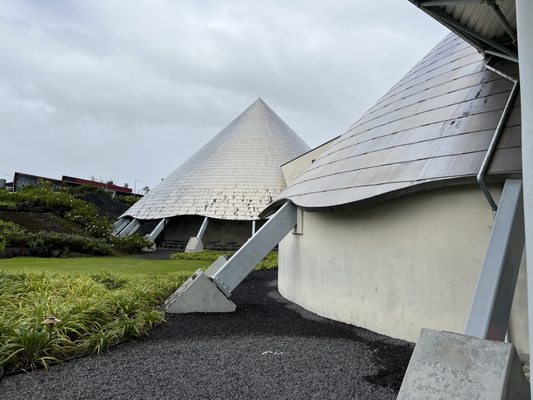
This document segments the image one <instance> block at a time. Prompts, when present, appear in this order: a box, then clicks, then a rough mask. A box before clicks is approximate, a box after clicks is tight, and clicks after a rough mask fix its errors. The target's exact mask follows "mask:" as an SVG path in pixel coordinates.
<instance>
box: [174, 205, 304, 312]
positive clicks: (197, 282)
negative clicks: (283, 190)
mask: <svg viewBox="0 0 533 400" xmlns="http://www.w3.org/2000/svg"><path fill="white" fill-rule="evenodd" d="M295 225H296V206H295V205H293V204H292V203H289V202H287V203H285V204H284V205H283V206H282V207H281V208H280V209H279V210H278V211H277V212H276V213H275V214H274V215H273V216H272V217H270V219H269V220H268V221H267V223H265V224H264V225H263V226H262V227H261V229H259V230H258V231H257V232H256V234H255V235H254V236H253V237H252V238H250V240H248V241H247V242H246V243H245V244H244V246H243V247H241V248H240V249H239V251H237V252H236V253H235V254H234V255H233V257H231V258H230V259H229V260H228V261H227V262H225V263H224V264H223V265H220V264H221V263H222V261H223V259H222V260H217V261H216V262H215V263H214V264H213V265H211V267H209V269H208V270H207V271H206V272H202V271H201V270H198V271H196V272H195V273H194V275H193V276H192V277H191V278H189V280H188V281H187V282H185V283H184V284H183V285H182V286H181V287H180V288H179V289H178V290H177V291H176V292H175V293H174V294H173V295H172V296H171V297H169V299H168V300H167V301H166V303H165V307H166V311H167V312H174V313H180V314H183V313H191V312H231V311H235V304H233V303H232V302H231V301H230V300H229V299H228V297H229V296H230V294H231V292H232V291H233V290H234V289H235V288H236V287H237V286H238V285H239V283H241V282H242V280H243V279H244V278H246V276H247V275H248V274H249V273H250V272H251V271H252V270H253V269H254V267H255V266H256V265H257V263H259V261H261V260H262V259H263V258H265V256H266V255H267V254H268V252H269V251H270V250H272V249H273V248H274V247H275V246H276V245H277V244H278V243H279V242H280V241H281V239H283V238H284V237H285V236H287V234H288V233H289V232H290V231H291V230H292V228H294V226H295Z"/></svg>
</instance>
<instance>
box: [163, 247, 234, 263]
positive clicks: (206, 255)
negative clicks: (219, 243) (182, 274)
mask: <svg viewBox="0 0 533 400" xmlns="http://www.w3.org/2000/svg"><path fill="white" fill-rule="evenodd" d="M234 253H235V252H234V251H230V252H223V251H214V250H204V251H199V252H196V253H174V254H172V255H171V256H170V258H171V259H173V260H195V261H209V262H215V261H216V260H217V259H218V258H219V257H220V256H226V257H231V256H232V255H233V254H234Z"/></svg>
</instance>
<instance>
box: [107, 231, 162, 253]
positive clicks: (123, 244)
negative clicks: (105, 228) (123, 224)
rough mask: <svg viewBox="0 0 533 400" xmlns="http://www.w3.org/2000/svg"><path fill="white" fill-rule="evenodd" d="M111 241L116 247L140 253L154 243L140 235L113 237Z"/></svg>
mask: <svg viewBox="0 0 533 400" xmlns="http://www.w3.org/2000/svg"><path fill="white" fill-rule="evenodd" d="M110 241H111V244H112V245H113V247H114V248H115V249H117V250H120V251H122V252H126V253H139V252H140V251H141V250H142V249H144V248H145V247H150V246H151V245H152V242H150V241H149V240H146V239H145V238H144V237H142V236H140V235H131V236H125V237H111V238H110Z"/></svg>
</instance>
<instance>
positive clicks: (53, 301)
mask: <svg viewBox="0 0 533 400" xmlns="http://www.w3.org/2000/svg"><path fill="white" fill-rule="evenodd" d="M209 264H210V263H209V262H207V261H198V260H192V261H191V260H168V261H158V260H145V259H137V258H126V257H87V258H67V259H57V258H56V259H47V258H14V259H7V260H0V369H1V368H2V367H3V368H4V369H5V370H6V371H7V372H11V371H17V370H31V369H35V368H37V367H45V368H46V367H47V366H48V365H49V364H50V363H53V362H58V361H61V360H64V359H68V358H70V357H73V356H77V355H81V354H90V353H101V352H103V351H105V350H106V349H107V348H108V347H109V346H111V345H113V344H117V343H120V342H121V341H123V340H125V339H128V338H133V337H138V336H140V335H143V334H145V333H146V332H148V331H149V330H150V329H152V328H153V327H154V326H156V325H158V324H161V323H162V322H164V312H163V311H162V309H161V304H162V302H163V301H164V300H165V299H166V298H167V297H168V296H169V295H170V294H171V293H172V292H173V291H174V290H176V289H177V288H178V287H179V286H181V284H182V283H183V282H184V281H185V280H186V279H187V278H188V277H189V276H190V275H191V273H192V272H193V271H194V270H196V269H197V268H205V267H207V266H208V265H209ZM51 315H53V316H55V317H56V318H58V319H59V320H61V322H59V323H57V324H56V325H54V327H52V328H50V329H48V328H47V327H46V326H45V325H44V324H43V323H42V322H43V320H44V319H45V318H47V317H49V316H51Z"/></svg>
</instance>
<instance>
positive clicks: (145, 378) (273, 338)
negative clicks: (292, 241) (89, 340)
mask: <svg viewBox="0 0 533 400" xmlns="http://www.w3.org/2000/svg"><path fill="white" fill-rule="evenodd" d="M276 278H277V271H258V272H254V273H252V274H251V275H250V277H249V278H247V279H246V280H245V281H244V282H243V283H242V284H241V286H240V287H239V288H238V289H237V290H236V291H235V292H234V296H233V298H232V299H233V300H234V302H235V303H236V304H237V306H238V310H237V312H235V313H233V314H218V315H217V314H185V315H168V316H167V319H168V323H167V324H166V325H164V326H162V327H159V328H157V329H155V330H154V331H152V333H151V334H150V335H149V336H147V337H145V338H143V339H141V340H134V341H130V342H127V343H125V344H122V345H120V346H116V347H114V348H113V349H111V351H110V352H109V353H107V354H105V355H102V356H91V357H83V358H79V359H76V360H72V361H69V362H66V363H64V364H61V365H56V366H52V367H51V368H50V369H49V370H48V371H44V370H38V371H35V372H32V373H27V374H18V375H12V376H5V377H4V378H3V379H2V380H0V399H24V400H27V399H69V400H70V399H129V400H133V399H395V398H396V395H397V392H398V390H399V386H400V384H401V380H402V378H403V374H404V372H405V369H406V367H407V364H408V362H409V357H410V356H411V352H412V350H413V345H412V344H410V343H407V342H403V341H400V340H396V339H391V338H388V337H385V336H382V335H378V334H376V333H373V332H370V331H368V330H365V329H361V328H357V327H354V326H350V325H346V324H343V323H339V322H335V321H332V320H328V319H326V318H321V317H319V316H317V315H315V314H313V313H310V312H308V311H305V310H303V309H302V308H301V307H298V306H296V305H294V304H292V303H290V302H288V301H287V300H285V299H283V298H282V297H281V296H280V294H279V293H278V291H277V289H276V283H277V282H276ZM319 295H320V293H317V296H319Z"/></svg>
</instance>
